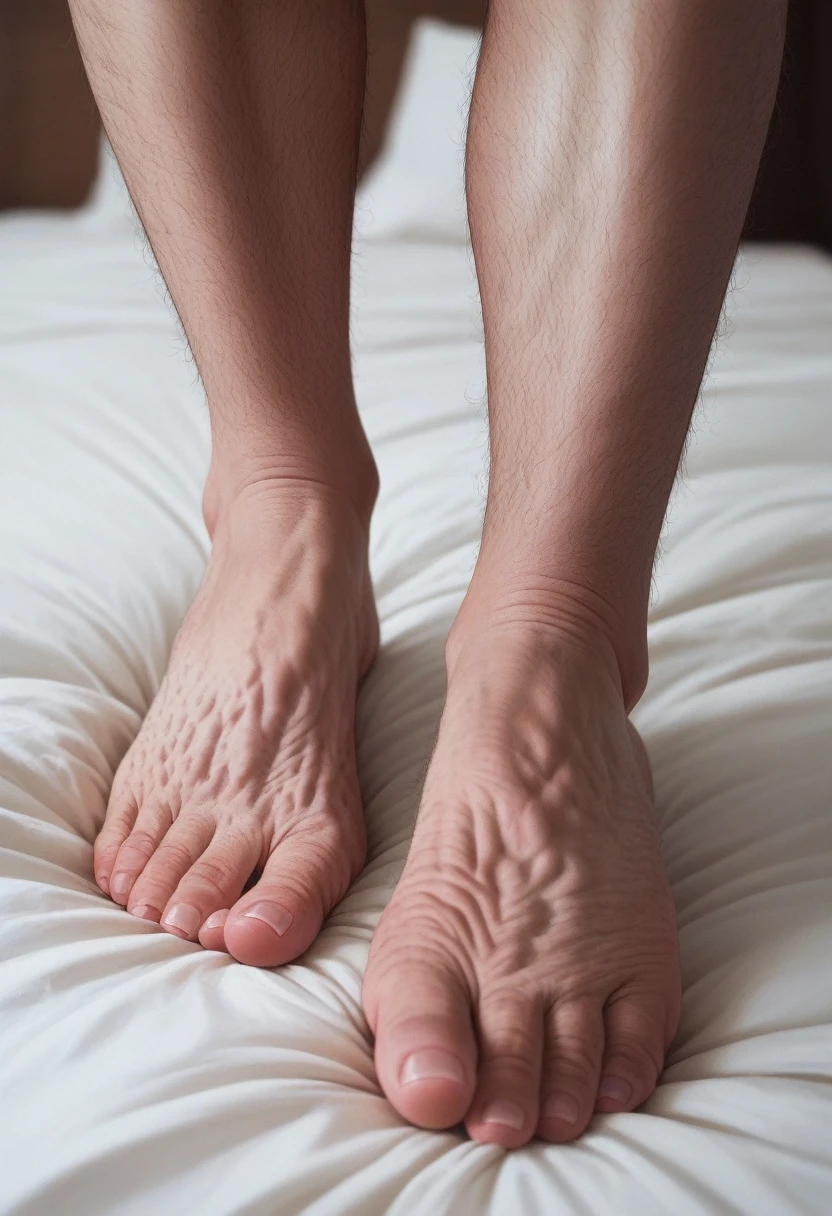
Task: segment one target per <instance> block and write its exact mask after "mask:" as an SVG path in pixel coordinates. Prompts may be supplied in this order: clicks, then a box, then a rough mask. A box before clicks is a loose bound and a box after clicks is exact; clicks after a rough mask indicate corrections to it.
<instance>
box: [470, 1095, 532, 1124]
mask: <svg viewBox="0 0 832 1216" xmlns="http://www.w3.org/2000/svg"><path fill="white" fill-rule="evenodd" d="M480 1122H481V1123H502V1124H503V1126H504V1127H511V1128H513V1129H514V1131H516V1132H519V1131H520V1130H521V1129H522V1127H523V1124H524V1123H525V1122H526V1112H525V1111H524V1110H523V1107H522V1106H518V1105H517V1103H516V1102H507V1101H506V1100H505V1098H495V1099H494V1101H493V1102H489V1103H488V1105H487V1106H486V1107H485V1109H484V1111H483V1112H482V1114H481V1115H480Z"/></svg>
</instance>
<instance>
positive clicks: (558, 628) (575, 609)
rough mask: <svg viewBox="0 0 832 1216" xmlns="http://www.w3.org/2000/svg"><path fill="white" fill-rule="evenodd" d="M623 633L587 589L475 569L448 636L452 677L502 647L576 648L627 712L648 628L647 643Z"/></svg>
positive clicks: (640, 686)
mask: <svg viewBox="0 0 832 1216" xmlns="http://www.w3.org/2000/svg"><path fill="white" fill-rule="evenodd" d="M620 636H621V632H620V625H619V622H618V621H617V619H616V617H615V614H614V613H613V611H612V610H611V609H610V608H609V606H608V605H606V604H605V603H604V602H603V601H601V600H600V599H599V597H598V596H596V595H594V593H592V592H591V591H590V590H588V589H586V588H583V587H580V586H578V585H576V584H572V583H570V582H568V581H567V580H563V581H562V582H557V581H555V580H548V581H547V582H546V584H545V585H543V584H541V582H540V581H535V582H534V583H521V582H516V583H512V584H511V585H508V584H507V583H505V582H502V583H495V582H494V581H492V580H491V579H490V578H487V577H486V576H485V575H484V574H482V573H481V572H479V571H478V570H477V571H475V573H474V576H473V578H472V580H471V585H470V587H469V589H468V592H467V593H466V595H465V598H464V600H463V602H462V604H461V606H460V609H459V612H458V613H457V616H456V619H455V620H454V622H453V625H452V626H451V629H450V632H449V634H448V640H447V643H446V647H445V658H446V666H447V671H448V680H449V682H450V681H451V680H452V678H453V674H454V672H455V671H457V670H458V669H459V668H461V667H464V666H467V665H468V664H469V663H471V662H473V663H474V664H475V665H476V664H478V663H479V662H480V661H481V660H480V658H479V657H478V656H483V655H489V656H492V655H494V654H495V653H496V652H497V651H499V649H501V648H502V647H508V648H511V647H516V646H520V647H524V648H525V647H532V648H534V649H536V650H538V651H540V652H542V653H544V654H545V653H550V654H551V655H552V656H556V655H557V654H558V653H559V652H563V651H564V650H569V651H571V652H576V651H577V652H581V653H582V654H584V655H585V656H586V657H587V658H588V659H591V660H592V661H593V662H597V663H598V665H599V667H600V668H601V669H603V670H605V671H606V672H607V673H608V675H609V677H610V678H611V679H612V681H613V683H614V685H615V687H616V688H617V689H618V692H619V695H620V696H621V698H622V700H623V702H624V706H625V708H626V710H627V712H628V713H629V711H630V710H631V709H632V708H633V706H634V705H635V704H636V703H637V702H638V700H639V698H640V697H641V695H642V693H643V691H644V688H645V686H646V683H647V643H646V629H645V631H644V639H643V644H642V645H638V644H636V645H633V646H632V647H631V648H628V647H627V646H624V645H622V644H621V641H620ZM489 661H490V659H489Z"/></svg>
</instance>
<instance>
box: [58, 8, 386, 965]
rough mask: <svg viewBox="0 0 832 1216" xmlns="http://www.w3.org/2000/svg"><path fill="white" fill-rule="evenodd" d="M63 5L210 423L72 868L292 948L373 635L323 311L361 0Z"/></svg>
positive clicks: (324, 892) (153, 907)
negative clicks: (173, 622) (150, 696)
mask: <svg viewBox="0 0 832 1216" xmlns="http://www.w3.org/2000/svg"><path fill="white" fill-rule="evenodd" d="M72 12H73V17H74V20H75V24H76V27H77V30H78V34H79V40H80V43H81V47H82V51H83V54H84V58H85V61H86V64H87V68H88V70H89V74H90V77H91V79H92V82H93V86H94V88H95V91H96V94H97V97H98V101H99V105H100V107H101V111H102V114H103V117H104V121H105V124H106V127H107V131H108V133H109V135H110V138H111V140H112V142H113V145H114V147H115V150H116V152H117V155H118V157H119V160H120V162H121V165H122V168H123V170H124V173H125V176H126V179H127V182H128V184H129V186H130V189H131V192H132V194H133V198H134V200H135V202H136V206H137V208H138V210H139V213H140V215H141V218H142V220H143V222H144V225H145V228H146V230H147V233H148V236H149V238H150V240H151V242H152V244H153V247H154V250H155V252H156V255H157V257H158V260H159V264H160V266H161V268H162V271H163V273H164V275H165V279H166V281H167V284H168V287H169V288H170V291H171V294H172V296H173V299H174V301H175V303H176V306H177V308H178V310H179V314H180V316H181V318H182V321H183V323H184V326H185V329H186V331H187V334H188V337H189V339H190V343H191V346H192V349H193V352H194V355H195V357H196V360H197V363H198V365H199V369H200V372H201V375H202V378H203V381H204V383H205V387H206V391H207V397H208V405H209V410H210V415H211V430H212V437H213V456H212V466H211V474H210V477H209V483H208V486H207V487H206V495H205V504H204V505H205V515H206V521H207V523H208V526H209V529H210V530H211V532H212V535H213V547H212V552H211V558H210V562H209V565H208V570H207V573H206V576H205V580H204V582H203V585H202V587H201V589H200V591H199V594H198V595H197V598H196V600H195V602H194V604H193V606H192V608H191V610H190V612H189V614H188V616H187V618H186V621H185V623H184V625H183V627H182V630H181V632H180V634H179V637H178V638H177V641H176V645H175V647H174V651H173V655H172V658H171V663H170V667H169V670H168V673H167V675H166V677H165V680H164V682H163V684H162V687H161V689H160V691H159V694H158V696H157V698H156V700H155V702H154V703H153V705H152V707H151V709H150V712H149V714H148V716H147V719H146V720H145V723H144V725H143V727H142V730H141V732H140V734H139V736H138V738H137V740H136V742H135V743H134V744H133V747H132V748H131V749H130V751H129V752H128V754H127V756H126V757H125V759H124V761H123V763H122V765H121V767H120V768H119V770H118V773H117V774H116V778H115V783H114V786H113V791H112V795H111V799H110V804H109V808H108V811H107V818H106V822H105V824H104V827H103V829H102V832H101V834H100V836H99V838H98V840H97V841H96V845H95V873H96V877H97V879H98V882H99V884H100V885H101V887H102V889H103V890H104V891H106V892H109V894H110V895H111V896H112V898H113V899H115V900H116V901H117V902H118V903H121V904H125V905H126V906H127V908H128V910H129V911H131V912H132V913H134V914H135V915H137V916H142V917H146V918H148V919H152V920H161V922H162V924H163V925H164V927H165V928H167V929H169V930H170V931H171V932H173V933H176V934H178V935H179V936H181V937H188V938H191V939H195V938H196V937H197V936H198V935H199V938H200V940H201V941H202V942H203V944H206V945H209V946H213V947H216V948H222V947H223V946H225V947H226V948H228V949H229V950H230V951H231V953H232V954H234V955H235V956H236V957H237V958H238V959H240V960H241V961H243V962H249V963H255V964H264V965H272V964H277V963H280V962H285V961H287V960H288V959H291V958H294V957H295V956H296V955H297V954H299V953H300V952H301V951H302V950H304V949H305V948H306V947H307V946H308V945H309V944H310V942H311V941H312V940H313V938H314V937H315V935H316V933H317V931H318V929H319V928H320V925H321V921H322V918H323V917H324V916H325V915H326V913H327V912H328V911H329V909H330V907H331V906H332V905H333V903H334V902H336V901H337V900H338V899H339V898H340V897H341V896H342V895H343V894H344V892H345V890H346V888H347V886H348V884H349V882H350V880H351V879H352V878H353V877H354V876H355V874H356V872H357V871H358V870H359V869H360V867H361V865H362V864H363V858H364V829H363V820H362V813H361V806H360V798H359V792H358V784H357V778H356V770H355V753H354V739H353V733H354V709H355V696H356V687H357V684H358V681H359V679H360V678H361V676H362V675H363V674H364V672H366V670H367V668H368V666H369V665H370V663H371V662H372V659H373V657H374V655H375V651H376V647H377V622H376V616H375V609H374V606H373V603H372V593H371V589H370V582H369V576H368V571H367V530H368V526H369V520H370V513H371V511H372V507H373V503H374V501H375V496H376V492H377V477H376V471H375V466H374V464H373V460H372V456H371V454H370V451H369V448H368V445H367V441H366V439H365V437H364V434H363V432H362V429H361V424H360V422H359V419H358V415H357V413H356V410H355V402H354V398H353V389H352V382H351V376H350V356H349V330H348V306H349V252H350V238H351V224H352V208H353V195H354V187H355V173H356V160H357V149H358V134H359V126H360V120H361V107H362V102H363V91H364V25H363V9H362V6H361V3H360V0H288V2H285V3H281V4H268V3H260V2H255V0H129V2H128V0H73V2H72ZM256 869H261V870H262V876H261V877H260V879H259V881H258V882H257V884H256V886H254V888H253V889H252V890H251V891H249V892H248V893H247V894H246V895H245V896H243V898H242V899H240V895H241V892H242V889H243V886H244V884H245V883H246V882H247V880H248V879H249V877H250V875H251V874H252V872H253V871H255V870H256ZM238 901H239V902H238ZM229 909H231V911H230V913H229V912H228V910H229Z"/></svg>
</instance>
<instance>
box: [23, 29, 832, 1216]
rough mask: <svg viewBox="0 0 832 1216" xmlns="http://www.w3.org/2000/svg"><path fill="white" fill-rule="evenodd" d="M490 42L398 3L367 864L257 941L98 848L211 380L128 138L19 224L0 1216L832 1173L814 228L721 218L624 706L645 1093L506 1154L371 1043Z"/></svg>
mask: <svg viewBox="0 0 832 1216" xmlns="http://www.w3.org/2000/svg"><path fill="white" fill-rule="evenodd" d="M474 53H475V41H474V35H473V34H472V33H470V32H469V31H462V30H453V29H449V28H447V27H442V26H439V25H436V24H435V23H432V22H426V23H423V24H421V25H420V27H419V30H418V33H417V37H416V40H415V43H414V46H413V49H412V51H411V54H410V56H409V58H408V63H407V72H406V79H405V83H404V87H403V90H402V92H401V95H400V98H399V101H398V103H397V110H396V114H395V117H394V122H393V124H392V127H391V132H390V136H389V139H388V143H387V145H386V147H385V150H384V152H383V154H382V156H381V158H380V160H379V161H378V162H377V164H376V165H375V166H374V168H373V169H372V170H371V171H370V172H369V174H368V176H367V178H366V180H365V181H364V183H363V185H362V188H361V194H360V198H359V206H358V221H357V234H356V254H355V284H356V286H355V299H354V319H353V330H354V349H355V362H356V378H357V386H358V396H359V402H360V408H361V413H362V417H363V419H364V423H365V426H366V428H367V430H368V432H369V434H370V437H371V439H372V442H373V444H374V448H375V451H376V456H377V459H378V462H379V466H380V471H381V478H382V495H381V500H380V503H379V509H378V512H377V517H376V521H375V525H374V531H373V537H372V565H373V576H374V582H375V587H376V592H377V597H378V603H379V609H380V614H381V620H382V640H383V647H382V651H381V655H380V658H379V660H378V662H377V664H376V666H375V668H374V670H373V672H372V673H371V675H370V677H369V679H368V680H367V682H366V685H365V687H364V689H363V691H362V695H361V701H360V706H359V724H358V740H359V767H360V775H361V784H362V791H363V796H364V801H365V806H366V814H367V822H368V832H369V859H368V863H367V866H366V868H365V870H364V872H363V874H362V875H361V877H360V878H359V880H358V881H357V882H356V883H355V885H354V886H353V888H352V889H351V891H350V892H349V894H348V895H347V897H346V898H345V899H344V900H343V902H342V903H341V904H340V905H339V906H338V908H337V909H336V910H335V911H334V913H333V914H332V915H331V917H330V918H329V921H328V922H327V924H326V927H325V929H324V931H323V933H322V934H321V936H320V938H319V940H318V941H317V942H316V944H315V945H314V947H313V948H312V949H311V950H310V951H309V952H308V953H307V954H306V955H305V956H304V957H303V958H302V959H301V960H299V961H298V962H297V963H296V964H293V965H291V966H288V967H284V968H282V969H280V970H275V971H258V970H254V969H250V968H246V967H243V966H240V965H238V964H236V963H234V962H232V961H231V960H229V958H228V957H226V956H223V955H220V954H216V953H209V952H206V951H204V950H202V949H201V948H199V947H197V946H193V945H191V944H189V943H186V942H183V941H180V940H179V939H177V938H174V937H172V936H170V935H168V934H165V933H163V932H162V931H160V930H159V929H158V928H157V927H156V926H154V925H151V924H148V923H146V922H142V921H138V920H135V919H133V918H131V917H129V916H127V915H126V914H125V913H124V912H123V911H122V910H120V909H118V908H116V907H114V906H113V905H112V904H111V903H110V902H109V901H108V900H107V899H105V898H104V897H103V896H102V894H101V893H100V891H99V890H98V889H97V887H96V886H95V884H94V882H93V878H92V869H91V858H92V848H91V845H92V840H93V838H94V836H95V834H96V831H97V829H98V827H99V825H100V823H101V821H102V819H103V815H104V809H105V805H106V799H107V795H108V791H109V786H110V783H111V780H112V775H113V772H114V770H115V768H116V766H117V764H118V761H119V759H120V757H121V756H122V754H123V753H124V751H125V750H126V748H127V746H128V745H129V743H130V741H131V739H132V738H133V736H134V735H135V733H136V731H137V729H138V727H139V724H140V722H141V719H142V716H143V714H144V713H145V712H146V710H147V708H148V706H149V704H150V701H151V700H152V697H153V695H154V692H155V690H156V688H157V687H158V684H159V682H160V680H161V677H162V674H163V672H164V668H165V664H166V659H167V655H168V652H169V649H170V646H171V643H172V640H173V637H174V635H175V633H176V630H177V627H178V624H179V622H180V621H181V618H182V616H183V614H184V612H185V609H186V607H187V605H188V603H189V600H190V598H191V597H192V595H193V594H194V591H195V589H196V587H197V585H198V583H199V580H200V577H201V573H202V570H203V567H204V563H205V559H206V554H207V548H208V541H207V537H206V534H205V530H204V526H203V523H202V520H201V516H200V494H201V488H202V480H203V477H204V475H205V471H206V467H207V460H208V428H207V415H206V411H205V407H204V402H203V398H202V394H201V390H200V386H199V383H198V380H197V377H196V374H195V370H194V367H193V365H192V363H191V362H190V361H189V359H188V357H187V353H186V351H185V348H184V344H183V341H182V338H181V335H180V333H179V330H178V328H177V324H176V322H175V320H174V319H173V318H172V316H171V313H170V311H169V310H168V308H167V306H166V303H165V301H164V299H163V295H162V292H161V291H160V285H159V280H158V275H157V273H156V272H155V268H154V266H153V264H152V261H151V260H150V259H149V257H148V255H147V253H146V251H145V249H144V247H143V244H142V242H141V240H140V239H139V238H138V236H137V233H136V230H135V226H134V224H133V221H132V218H131V216H130V214H129V209H128V206H127V202H126V196H125V194H124V190H123V185H122V184H121V183H120V181H119V179H118V176H117V173H116V171H115V168H114V165H113V163H112V161H111V160H108V159H106V158H105V162H104V165H103V167H102V170H101V173H100V176H99V179H98V182H97V185H96V189H95V192H94V194H93V197H92V199H91V200H90V201H89V202H88V204H87V205H86V206H85V207H84V208H83V209H82V210H80V211H77V212H73V213H67V214H64V215H59V214H55V213H45V212H19V213H13V214H8V215H6V216H5V217H3V218H2V219H0V267H2V276H3V284H4V290H3V295H2V300H1V301H0V309H2V313H0V384H2V393H1V394H0V417H1V419H2V420H1V421H0V435H2V440H1V441H0V677H1V678H0V1043H2V1047H3V1063H2V1067H1V1068H0V1146H2V1147H0V1212H2V1213H3V1216H82V1214H83V1216H103V1214H105V1213H106V1214H111V1213H112V1214H114V1216H147V1214H148V1213H151V1212H153V1213H162V1214H163V1216H167V1213H187V1214H190V1213H199V1214H200V1216H275V1214H276V1213H281V1214H284V1213H286V1214H292V1213H301V1212H303V1213H314V1214H315V1216H341V1214H347V1213H349V1214H352V1213H355V1214H356V1216H375V1214H380V1213H392V1214H394V1216H419V1214H422V1213H425V1214H429V1216H439V1214H445V1213H447V1214H449V1216H450V1214H453V1216H468V1214H470V1216H475V1214H477V1216H479V1214H486V1213H489V1214H490V1213H495V1214H500V1216H502V1214H506V1216H510V1214H515V1213H517V1214H521V1216H525V1214H527V1213H528V1214H535V1213H546V1214H549V1213H552V1214H554V1213H557V1214H561V1213H562V1214H564V1216H595V1214H602V1213H615V1214H616V1216H651V1214H652V1213H657V1214H658V1213H662V1214H664V1213H671V1212H672V1213H674V1216H706V1214H713V1213H718V1214H721V1213H739V1214H746V1213H747V1214H750V1213H754V1214H755V1216H768V1214H772V1216H781V1214H784V1213H800V1214H814V1213H817V1214H818V1216H820V1214H822V1213H826V1212H828V1211H829V1210H830V1206H832V1136H830V1131H829V1128H830V1120H832V959H831V957H830V942H832V813H830V811H832V807H830V801H832V746H830V744H831V743H832V342H830V335H832V258H830V257H829V256H828V255H827V254H825V253H823V252H821V251H820V250H819V249H817V248H813V247H811V246H809V245H797V244H795V245H784V244H779V245H775V246H771V247H764V246H761V245H747V246H745V247H744V248H743V249H742V251H741V253H740V256H739V258H738V260H737V266H736V269H735V274H734V279H733V284H732V288H731V291H730V293H729V299H728V304H727V310H726V320H725V324H724V325H723V326H722V332H721V336H720V339H719V341H718V343H717V346H716V350H715V354H714V357H713V359H712V362H711V365H710V367H709V370H708V374H707V376H706V380H705V385H704V389H703V393H702V399H701V402H700V405H699V407H698V409H697V413H696V417H695V421H694V427H693V432H692V436H691V441H690V444H689V446H688V449H687V452H686V455H685V460H684V466H683V473H682V475H681V476H680V478H679V480H678V482H677V485H676V488H675V490H674V495H673V500H672V505H671V511H670V514H669V518H668V522H667V525H666V528H665V531H664V534H663V538H662V545H661V553H660V558H659V561H658V564H657V569H656V576H655V592H654V597H653V604H652V608H651V620H650V650H651V675H650V681H649V686H648V689H647V693H646V695H645V697H644V699H643V700H642V702H641V703H640V705H639V706H638V708H637V710H636V712H635V714H634V718H635V720H636V724H637V725H638V727H639V729H640V730H641V731H642V733H643V735H644V737H645V740H646V742H647V745H648V748H649V751H650V755H651V759H652V762H653V766H654V771H655V778H656V787H657V814H658V815H659V817H660V821H661V827H662V836H663V847H664V852H665V858H666V863H667V866H668V870H669V874H670V878H671V881H672V885H673V891H674V896H675V900H676V904H677V909H678V917H679V927H680V934H681V942H682V962H683V984H684V1006H683V1014H682V1021H681V1025H680V1028H679V1032H678V1034H677V1036H676V1039H675V1041H674V1044H673V1046H672V1050H671V1052H670V1056H669V1059H668V1062H667V1067H666V1069H665V1071H664V1074H663V1076H662V1078H661V1083H660V1085H659V1087H658V1089H657V1090H656V1093H655V1094H654V1095H653V1097H652V1098H651V1099H650V1100H649V1101H648V1102H647V1103H646V1104H645V1106H644V1107H643V1108H641V1109H640V1110H639V1111H638V1112H636V1113H633V1114H625V1115H606V1116H598V1117H596V1118H595V1120H594V1121H593V1123H592V1125H591V1127H590V1130H589V1131H588V1132H587V1133H586V1134H585V1135H584V1136H583V1137H582V1138H581V1140H580V1141H578V1142H577V1143H575V1144H572V1145H569V1146H562V1147H561V1146H551V1145H544V1144H542V1143H533V1144H532V1145H530V1146H529V1147H527V1148H526V1149H523V1150H521V1151H518V1152H515V1153H506V1152H504V1151H503V1150H502V1149H499V1148H496V1147H492V1146H484V1145H478V1144H475V1143H473V1142H470V1141H469V1140H467V1138H466V1137H465V1135H464V1133H463V1132H462V1131H451V1132H446V1133H434V1132H425V1131H420V1130H417V1129H414V1128H412V1127H409V1126H408V1125H406V1124H405V1123H404V1122H403V1121H402V1120H401V1119H400V1118H399V1117H398V1116H397V1115H396V1114H395V1113H394V1112H393V1111H392V1109H391V1108H390V1107H389V1106H388V1105H387V1103H386V1102H385V1100H384V1099H383V1097H382V1096H381V1093H380V1090H379V1087H378V1084H377V1082H376V1079H375V1076H374V1072H373V1066H372V1050H371V1042H370V1037H369V1034H368V1030H367V1027H366V1024H365V1022H364V1019H363V1016H362V1013H361V1006H360V985H361V975H362V970H363V966H364V963H365V960H366V955H367V950H368V946H369V942H370V938H371V935H372V932H373V927H374V925H375V923H376V921H377V919H378V917H379V915H380V912H381V910H382V908H383V906H384V904H385V902H386V900H387V899H388V897H389V895H390V892H391V890H392V888H393V886H394V884H395V881H396V878H397V875H398V873H399V872H400V869H401V867H402V864H403V861H404V857H405V854H406V850H407V846H408V841H409V836H410V832H411V829H412V824H413V818H414V814H415V810H416V806H417V802H418V793H419V784H420V781H421V778H422V775H423V772H424V768H425V764H426V760H427V756H428V752H429V749H430V746H431V742H432V738H433V732H434V729H435V725H436V722H437V718H438V714H439V711H440V708H441V704H442V697H443V692H444V684H443V679H444V676H443V645H444V639H445V634H446V631H447V628H448V626H449V624H450V622H451V620H452V618H453V614H454V611H455V608H456V606H457V604H458V603H459V601H460V599H461V597H462V594H463V592H464V589H465V586H466V582H467V579H468V576H469V574H470V571H471V569H472V566H473V561H474V558H475V556H476V544H477V536H478V527H479V522H480V516H481V510H482V495H483V487H484V480H485V468H486V464H485V441H486V428H485V413H484V407H483V394H484V367H483V351H482V335H481V329H480V320H479V314H478V309H477V300H476V290H475V284H474V278H473V271H472V265H471V259H470V254H469V250H468V247H467V244H466V240H465V230H464V217H463V212H462V202H461V200H462V194H461V179H460V176H459V170H460V133H461V123H462V98H463V97H464V88H465V80H466V78H467V76H468V75H469V73H470V69H471V65H472V56H473V54H474ZM428 72H429V75H430V81H431V87H430V88H429V89H426V82H427V79H428ZM437 82H439V83H437ZM427 94H429V104H430V105H431V106H433V107H434V110H433V115H432V120H431V121H430V122H426V121H425V115H424V111H419V112H418V113H417V102H418V103H419V104H423V103H424V104H428V103H427V102H425V98H426V95H427ZM414 125H415V126H418V127H419V129H420V130H421V131H423V132H424V131H426V130H427V131H429V132H430V136H429V139H428V142H425V140H424V139H423V140H422V143H421V144H419V146H418V147H417V146H416V141H414V139H413V138H411V136H412V134H413V128H414ZM430 141H432V143H431V142H430ZM425 163H428V164H430V165H431V166H432V171H431V173H430V174H425V173H424V172H423V165H424V164H425Z"/></svg>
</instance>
